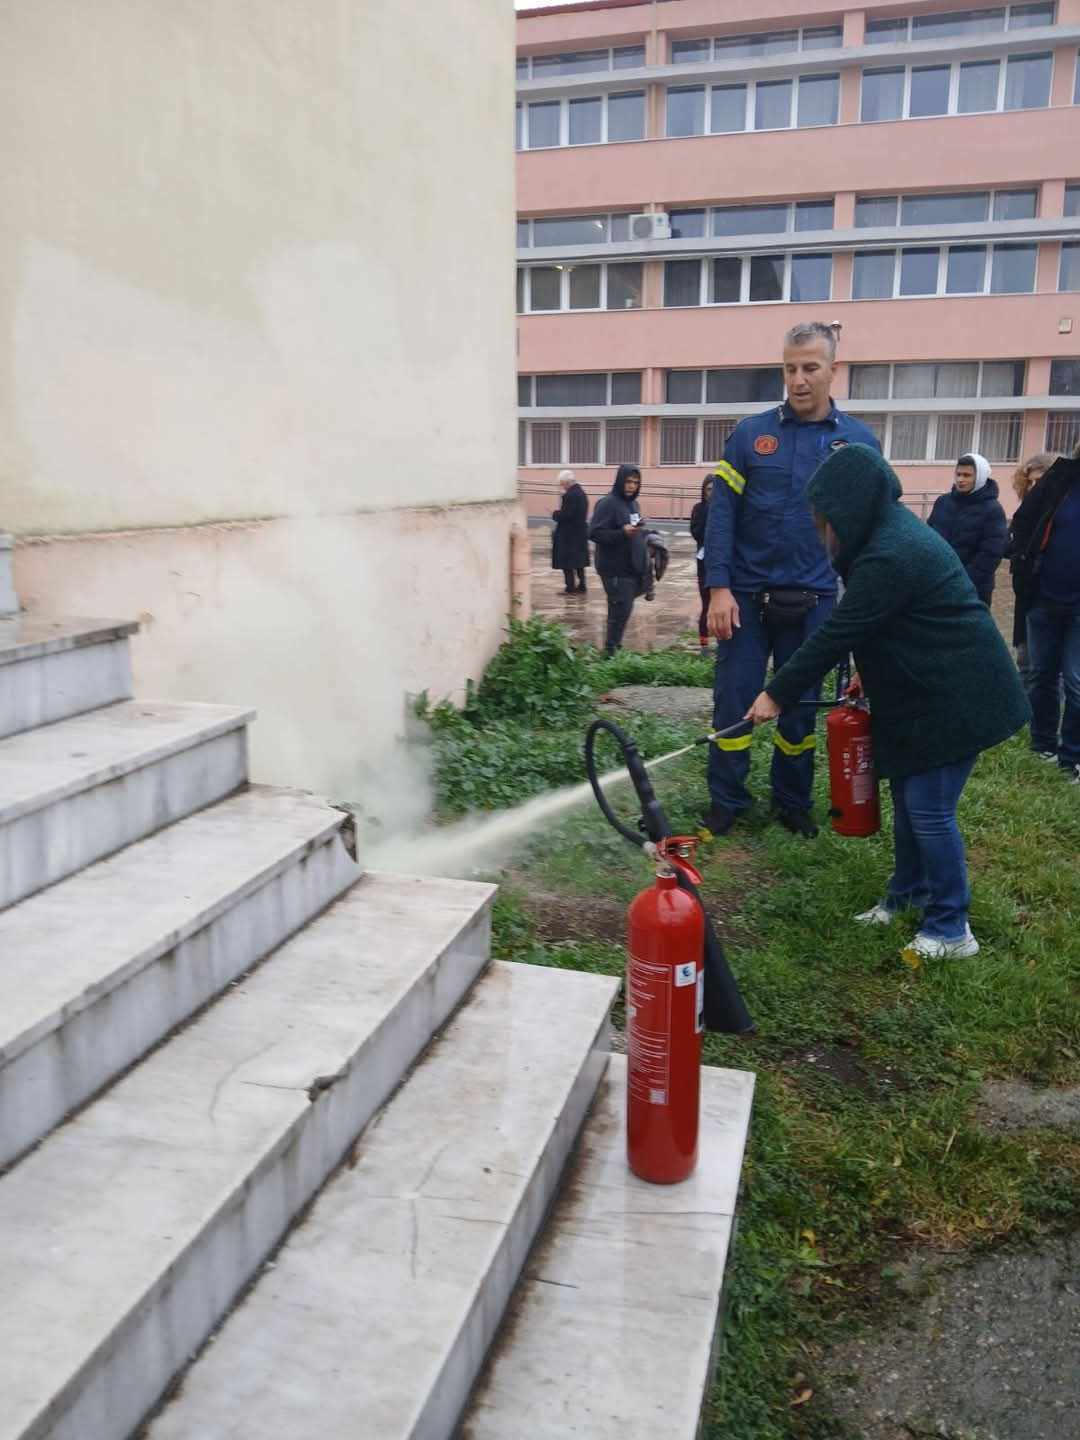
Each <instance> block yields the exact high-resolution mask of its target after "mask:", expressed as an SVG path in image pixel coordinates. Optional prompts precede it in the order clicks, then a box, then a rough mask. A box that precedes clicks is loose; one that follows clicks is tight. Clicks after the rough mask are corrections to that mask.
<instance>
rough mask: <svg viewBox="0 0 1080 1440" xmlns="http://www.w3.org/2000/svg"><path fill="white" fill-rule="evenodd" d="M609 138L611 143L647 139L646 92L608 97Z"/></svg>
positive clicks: (624, 92) (625, 93)
mask: <svg viewBox="0 0 1080 1440" xmlns="http://www.w3.org/2000/svg"><path fill="white" fill-rule="evenodd" d="M607 138H608V140H609V141H615V140H643V139H644V138H645V92H644V90H626V91H620V93H619V94H618V95H609V96H608V113H607Z"/></svg>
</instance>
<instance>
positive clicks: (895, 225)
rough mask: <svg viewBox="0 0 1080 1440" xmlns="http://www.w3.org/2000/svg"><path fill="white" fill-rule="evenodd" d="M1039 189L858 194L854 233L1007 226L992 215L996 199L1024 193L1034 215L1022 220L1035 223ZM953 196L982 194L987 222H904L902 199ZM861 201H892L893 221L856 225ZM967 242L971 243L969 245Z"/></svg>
mask: <svg viewBox="0 0 1080 1440" xmlns="http://www.w3.org/2000/svg"><path fill="white" fill-rule="evenodd" d="M1076 188H1077V190H1078V191H1080V186H1077V187H1076ZM1039 190H1040V187H1039V186H1038V185H1037V184H1036V185H1002V186H998V187H994V188H991V189H987V190H981V189H979V190H900V191H898V192H897V193H896V194H893V195H858V194H857V195H856V196H855V225H854V227H853V228H854V229H856V230H907V229H911V230H914V229H922V228H924V227H926V228H931V227H933V226H935V225H941V226H945V225H957V226H959V225H983V224H988V225H1004V224H1009V223H1010V222H1009V221H1004V220H998V219H996V217H995V215H994V211H995V210H996V209H997V203H998V200H999V198H1001V197H1002V196H1006V195H1020V194H1024V195H1027V194H1032V195H1034V196H1035V213H1034V215H1031V216H1025V217H1024V218H1025V219H1032V220H1037V219H1038V218H1039V208H1040V201H1041V197H1040V193H1039ZM955 195H972V196H974V195H985V196H986V197H987V218H986V220H912V221H905V220H904V201H905V200H928V199H935V198H937V197H939V196H940V197H944V196H950V197H951V196H955ZM864 200H865V201H873V202H875V203H876V204H879V205H881V204H884V203H885V202H886V201H889V200H891V201H892V203H893V218H892V219H891V220H889V221H885V222H884V223H879V222H878V221H874V223H873V224H872V225H860V224H859V202H860V201H864ZM1078 213H1080V211H1078ZM968 243H970V242H968Z"/></svg>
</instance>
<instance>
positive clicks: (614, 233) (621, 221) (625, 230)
mask: <svg viewBox="0 0 1080 1440" xmlns="http://www.w3.org/2000/svg"><path fill="white" fill-rule="evenodd" d="M611 238H612V240H629V239H630V216H629V215H612V217H611Z"/></svg>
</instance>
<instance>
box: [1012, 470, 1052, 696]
mask: <svg viewBox="0 0 1080 1440" xmlns="http://www.w3.org/2000/svg"><path fill="white" fill-rule="evenodd" d="M1056 459H1057V456H1056V455H1051V454H1049V452H1047V451H1043V452H1042V453H1040V454H1038V455H1032V456H1030V458H1029V459H1027V460H1025V461H1024V462H1023V464H1021V465H1018V466H1017V467H1016V470H1015V471H1014V472H1013V479H1012V487H1013V492H1014V493H1015V495H1016V498H1017V500H1019V501H1020V503H1021V505H1022V504H1023V503H1024V501H1025V500H1026V499H1027V497H1028V492H1029V491H1031V490H1033V489H1034V488H1035V486H1036V485H1037V484H1038V483H1039V481H1040V480H1041V479H1042V477H1043V476H1044V475H1045V474H1046V472H1047V470H1049V469H1050V466H1051V465H1053V463H1054V461H1055V460H1056ZM1015 518H1016V517H1015V516H1013V519H1014V520H1015ZM1005 553H1006V555H1008V557H1009V569H1010V570H1011V571H1012V577H1013V582H1012V588H1013V596H1014V603H1013V637H1012V643H1013V649H1014V650H1015V651H1016V668H1017V669H1018V670H1019V671H1020V679H1021V680H1022V681H1023V685H1024V689H1025V690H1026V691H1027V692H1028V695H1029V696H1030V694H1031V679H1032V676H1031V666H1030V665H1029V664H1028V648H1027V603H1026V600H1025V597H1024V596H1023V595H1022V594H1021V593H1020V589H1018V587H1017V583H1016V560H1015V536H1014V533H1013V527H1012V524H1011V523H1010V525H1009V539H1008V544H1007V547H1006V550H1005Z"/></svg>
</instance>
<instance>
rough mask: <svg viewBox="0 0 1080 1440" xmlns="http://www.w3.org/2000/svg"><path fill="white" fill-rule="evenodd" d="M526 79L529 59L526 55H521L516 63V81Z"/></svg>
mask: <svg viewBox="0 0 1080 1440" xmlns="http://www.w3.org/2000/svg"><path fill="white" fill-rule="evenodd" d="M528 78H529V58H528V56H527V55H521V56H519V57H518V62H517V79H518V80H527V79H528Z"/></svg>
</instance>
